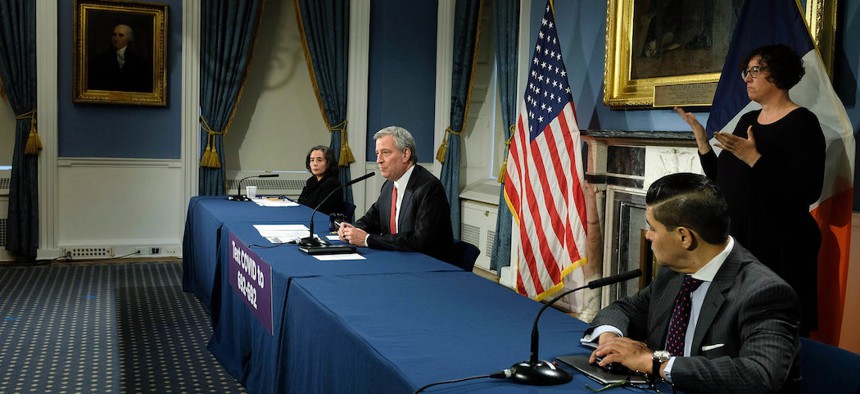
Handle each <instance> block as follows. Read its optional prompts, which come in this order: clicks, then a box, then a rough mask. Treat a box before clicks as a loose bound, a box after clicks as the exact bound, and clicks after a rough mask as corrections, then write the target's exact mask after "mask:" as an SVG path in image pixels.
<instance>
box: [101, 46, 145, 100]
mask: <svg viewBox="0 0 860 394" xmlns="http://www.w3.org/2000/svg"><path fill="white" fill-rule="evenodd" d="M88 67H89V82H88V84H87V88H89V89H97V90H116V91H123V92H151V91H152V63H151V62H150V61H149V60H147V59H145V58H143V57H142V56H140V55H137V54H136V53H134V52H133V51H132V50H131V48H127V49H126V51H125V64H124V65H123V67H122V68H120V67H119V62H118V61H117V60H116V50H114V49H113V48H110V49H108V50H107V51H105V52H102V53H100V54H98V55H97V56H96V57H94V58H93V59H92V60H91V61H90V64H89V66H88Z"/></svg>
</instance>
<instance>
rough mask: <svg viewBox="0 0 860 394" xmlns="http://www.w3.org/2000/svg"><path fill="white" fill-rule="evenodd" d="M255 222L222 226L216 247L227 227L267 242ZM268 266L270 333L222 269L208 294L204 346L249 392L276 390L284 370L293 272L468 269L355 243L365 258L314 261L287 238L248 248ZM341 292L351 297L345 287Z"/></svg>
mask: <svg viewBox="0 0 860 394" xmlns="http://www.w3.org/2000/svg"><path fill="white" fill-rule="evenodd" d="M254 223H255V222H245V221H232V222H225V223H223V224H222V226H221V233H222V236H221V240H220V243H221V246H220V248H219V249H220V250H222V251H226V250H229V249H230V245H229V242H230V237H229V236H228V234H230V233H232V234H233V235H235V236H236V237H237V238H238V239H239V240H240V241H241V242H242V243H244V244H245V245H246V246H247V245H253V244H259V245H265V244H268V241H266V239H265V238H263V237H262V236H260V234H259V233H258V232H257V230H256V229H255V228H254V227H253V224H254ZM252 250H253V251H254V253H256V254H257V255H258V256H259V257H260V258H262V259H263V260H264V261H265V262H266V263H267V264H268V265H270V266H271V267H272V278H271V280H270V283H269V286H271V289H272V307H273V309H272V326H273V332H272V334H271V335H270V334H269V333H268V331H267V329H266V328H264V327H263V326H262V325H261V324H260V322H259V321H258V320H257V318H256V317H254V315H253V314H252V313H251V312H250V311H249V310H248V308H247V306H246V305H245V304H244V302H243V301H242V299H241V298H240V297H239V296H238V295H237V293H236V290H235V289H233V288H232V287H231V286H230V284H229V280H228V279H229V278H227V275H218V278H219V280H220V283H219V284H218V285H216V286H215V288H217V289H219V290H220V293H219V296H218V297H214V298H213V307H212V309H213V311H214V312H213V313H212V319H213V329H214V333H213V336H212V340H211V341H210V342H209V350H210V351H211V352H212V354H214V355H215V357H217V358H218V360H219V361H220V362H221V364H222V365H223V366H224V368H225V369H226V370H227V371H228V372H230V374H232V375H233V376H234V377H236V378H237V379H238V380H239V381H240V382H242V383H243V384H245V385H246V386H247V387H248V391H249V392H252V393H280V392H283V390H282V382H283V381H284V374H285V373H287V371H288V370H289V369H291V368H290V367H289V366H290V365H292V364H291V362H290V360H289V359H288V358H287V357H285V354H286V352H287V351H288V349H287V347H288V346H289V345H288V344H287V343H286V341H285V335H286V329H287V325H288V323H285V322H286V321H287V320H286V318H287V317H289V316H292V315H293V314H294V312H293V311H292V310H290V309H289V308H288V307H287V306H286V304H287V300H288V299H289V297H290V291H289V289H290V287H291V285H290V283H291V281H292V280H293V279H294V278H302V277H329V276H339V275H358V276H373V275H380V274H389V273H403V272H434V271H442V272H445V271H447V272H453V273H457V274H461V275H464V276H466V275H472V274H470V273H467V272H464V271H462V270H461V269H460V268H458V267H456V266H453V265H451V264H448V263H445V262H442V261H440V260H436V259H434V258H432V257H430V256H427V255H424V254H421V253H403V252H392V251H384V250H374V249H367V248H359V249H358V252H359V253H360V254H361V255H363V256H365V257H366V259H365V260H353V261H319V260H317V259H316V258H315V257H313V256H308V255H306V254H304V253H302V252H301V251H299V250H298V246H297V245H292V244H286V245H281V246H279V247H276V248H252ZM228 259H229V253H223V252H222V253H220V258H219V265H220V268H219V269H218V272H223V273H226V272H228V265H229V260H228ZM340 294H341V295H342V296H343V297H347V298H349V297H352V295H351V294H350V293H348V292H341V293H340Z"/></svg>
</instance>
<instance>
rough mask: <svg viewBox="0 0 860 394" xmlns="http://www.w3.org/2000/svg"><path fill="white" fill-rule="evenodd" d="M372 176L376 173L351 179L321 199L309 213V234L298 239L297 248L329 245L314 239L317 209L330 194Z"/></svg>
mask: <svg viewBox="0 0 860 394" xmlns="http://www.w3.org/2000/svg"><path fill="white" fill-rule="evenodd" d="M374 174H376V173H375V172H372V171H371V172H369V173H367V174H364V175H362V176H360V177H358V178H355V179H353V180H351V181H349V182H347V183H344V184H343V185H340V186H338V187H337V188H336V189H334V190H332V191H331V192H329V193H328V194H327V195H326V196H325V198H323V199H322V201H320V202H319V204H317V206H316V207H314V211H313V212H311V222H310V226H309V227H310V234H308V236H307V237H305V238H302V239H300V240H299V246H303V247H306V248H307V247H314V246H328V245H330V244H329V242H328V241H326V240H324V239H321V238H317V237H315V236H314V215H315V214H316V213H317V210H318V209H320V207H321V206H322V205H323V204H324V203H325V202H326V201H327V200H328V198H329V197H331V196H332V194H334V193H335V192H338V191H340V189H343V188H345V187H347V186H352V185H353V184H356V183H358V182H361V181H363V180H365V179H367V178H370V177H372V176H373V175H374Z"/></svg>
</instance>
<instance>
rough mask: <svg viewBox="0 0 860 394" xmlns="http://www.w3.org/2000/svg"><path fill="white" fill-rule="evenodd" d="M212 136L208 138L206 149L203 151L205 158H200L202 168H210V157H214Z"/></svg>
mask: <svg viewBox="0 0 860 394" xmlns="http://www.w3.org/2000/svg"><path fill="white" fill-rule="evenodd" d="M211 141H212V135H211V134H210V135H208V136H207V137H206V149H205V150H203V156H202V157H200V167H209V157H210V156H212V147H211V144H212V143H211Z"/></svg>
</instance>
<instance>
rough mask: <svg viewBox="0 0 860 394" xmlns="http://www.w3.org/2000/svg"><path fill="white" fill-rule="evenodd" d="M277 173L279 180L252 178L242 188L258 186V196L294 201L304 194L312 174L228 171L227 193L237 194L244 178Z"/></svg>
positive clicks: (242, 192) (304, 172)
mask: <svg viewBox="0 0 860 394" xmlns="http://www.w3.org/2000/svg"><path fill="white" fill-rule="evenodd" d="M269 173H276V174H278V177H277V178H250V179H245V181H244V182H242V188H244V187H245V186H257V194H258V195H263V196H267V195H269V196H287V197H289V198H291V199H293V200H295V199H297V198H299V195H300V194H302V188H304V187H305V182H306V181H307V179H308V177H309V176H310V173H309V172H308V171H305V170H300V171H299V170H296V171H272V172H266V171H227V193H228V194H235V193H236V191H237V189H238V187H239V181H240V180H241V179H242V178H245V177H249V176H254V175H262V174H269ZM239 194H245V191H244V190H242V191H239Z"/></svg>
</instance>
